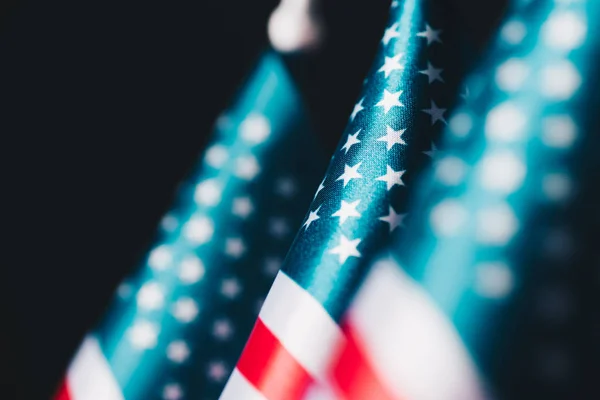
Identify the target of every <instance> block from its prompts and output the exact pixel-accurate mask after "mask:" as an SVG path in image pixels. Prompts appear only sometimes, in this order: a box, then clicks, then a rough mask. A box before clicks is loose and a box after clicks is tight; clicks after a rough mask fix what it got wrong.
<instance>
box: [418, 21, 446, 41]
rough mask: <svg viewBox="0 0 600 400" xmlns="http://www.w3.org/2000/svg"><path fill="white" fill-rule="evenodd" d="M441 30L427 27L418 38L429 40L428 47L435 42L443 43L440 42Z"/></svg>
mask: <svg viewBox="0 0 600 400" xmlns="http://www.w3.org/2000/svg"><path fill="white" fill-rule="evenodd" d="M441 33H442V31H441V30H435V29H432V28H431V27H430V26H429V25H427V24H426V25H425V30H424V31H423V32H419V33H417V36H420V37H424V38H425V39H427V46H429V45H430V44H432V43H434V42H438V43H442V41H441V40H440V34H441Z"/></svg>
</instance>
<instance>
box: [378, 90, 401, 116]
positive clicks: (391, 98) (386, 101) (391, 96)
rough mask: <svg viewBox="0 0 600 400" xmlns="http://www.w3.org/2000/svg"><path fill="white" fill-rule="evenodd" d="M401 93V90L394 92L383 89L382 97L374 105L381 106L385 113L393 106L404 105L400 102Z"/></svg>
mask: <svg viewBox="0 0 600 400" xmlns="http://www.w3.org/2000/svg"><path fill="white" fill-rule="evenodd" d="M401 94H402V90H399V91H397V92H395V93H390V92H388V90H387V89H383V98H382V99H381V101H379V103H377V104H375V105H376V106H379V107H383V109H384V110H385V113H386V114H387V113H388V112H389V111H390V110H391V109H392V108H393V107H404V104H402V103H401V102H400V95H401Z"/></svg>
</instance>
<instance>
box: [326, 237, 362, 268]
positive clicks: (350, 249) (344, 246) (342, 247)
mask: <svg viewBox="0 0 600 400" xmlns="http://www.w3.org/2000/svg"><path fill="white" fill-rule="evenodd" d="M360 240H361V239H353V240H350V239H348V238H347V237H346V236H344V235H343V234H341V235H340V244H339V245H338V246H337V247H334V248H333V249H331V250H330V251H329V253H331V254H337V255H339V257H340V263H341V264H343V263H345V262H346V260H347V259H348V258H349V257H360V252H359V251H358V250H357V249H356V247H357V246H358V244H359V243H360Z"/></svg>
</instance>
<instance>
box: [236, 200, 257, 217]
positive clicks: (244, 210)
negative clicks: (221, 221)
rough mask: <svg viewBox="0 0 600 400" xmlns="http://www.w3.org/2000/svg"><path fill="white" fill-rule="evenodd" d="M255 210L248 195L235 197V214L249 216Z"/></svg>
mask: <svg viewBox="0 0 600 400" xmlns="http://www.w3.org/2000/svg"><path fill="white" fill-rule="evenodd" d="M253 210H254V207H253V206H252V201H251V200H250V199H249V198H248V197H238V198H235V199H233V209H232V212H233V215H237V216H238V217H240V218H247V217H248V216H249V215H250V214H251V213H252V211H253Z"/></svg>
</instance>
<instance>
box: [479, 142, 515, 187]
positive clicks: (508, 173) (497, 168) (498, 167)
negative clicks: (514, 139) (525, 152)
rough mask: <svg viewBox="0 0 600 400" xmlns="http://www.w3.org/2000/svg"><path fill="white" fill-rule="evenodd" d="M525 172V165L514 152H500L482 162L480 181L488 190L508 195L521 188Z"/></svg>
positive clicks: (486, 157)
mask: <svg viewBox="0 0 600 400" xmlns="http://www.w3.org/2000/svg"><path fill="white" fill-rule="evenodd" d="M525 172H526V169H525V165H523V162H521V160H520V159H519V157H517V156H516V155H515V154H514V153H513V152H511V151H508V150H504V151H498V152H496V153H493V154H490V155H487V156H485V157H484V158H483V160H482V161H481V164H480V169H479V181H480V182H481V185H482V186H483V187H484V188H486V189H488V190H493V191H497V192H502V193H507V194H508V193H512V192H514V191H515V190H517V189H518V188H519V187H520V186H521V183H523V179H524V178H525Z"/></svg>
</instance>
